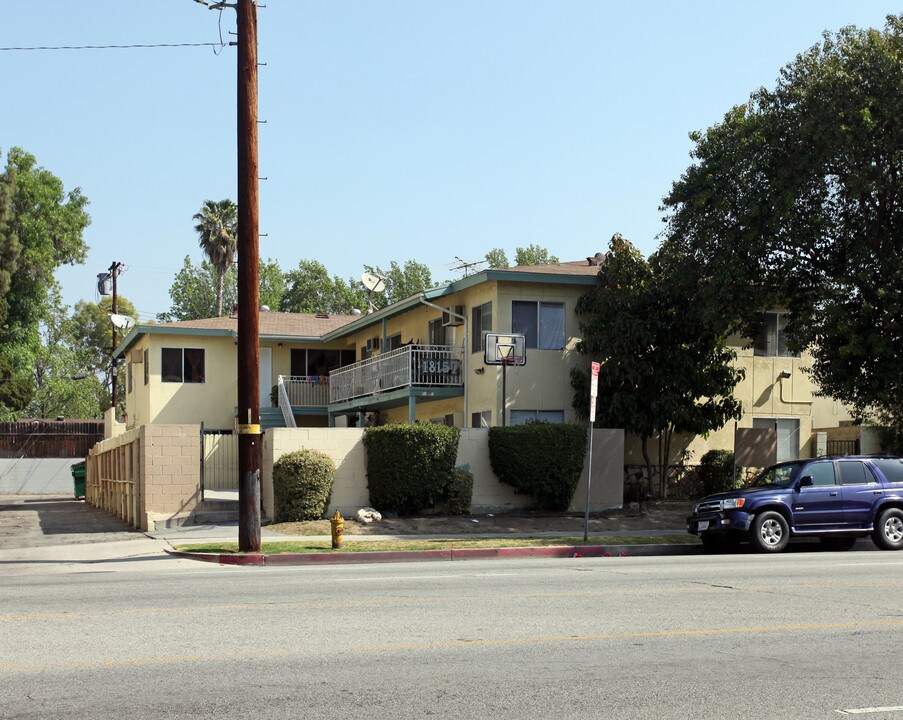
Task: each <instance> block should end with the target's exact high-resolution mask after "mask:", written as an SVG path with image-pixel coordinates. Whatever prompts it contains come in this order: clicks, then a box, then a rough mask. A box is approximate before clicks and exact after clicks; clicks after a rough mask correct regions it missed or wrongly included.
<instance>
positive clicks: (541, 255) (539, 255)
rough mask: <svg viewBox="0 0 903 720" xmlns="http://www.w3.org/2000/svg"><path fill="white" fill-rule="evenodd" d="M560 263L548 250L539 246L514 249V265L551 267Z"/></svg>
mask: <svg viewBox="0 0 903 720" xmlns="http://www.w3.org/2000/svg"><path fill="white" fill-rule="evenodd" d="M557 262H560V261H559V260H558V258H557V257H555V256H554V255H552V254H551V253H550V252H549V251H548V249H546V248H544V247H542V246H540V245H532V244H531V245H527V247H519V248H515V249H514V264H515V265H552V264H554V263H557Z"/></svg>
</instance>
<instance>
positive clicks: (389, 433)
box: [364, 422, 461, 515]
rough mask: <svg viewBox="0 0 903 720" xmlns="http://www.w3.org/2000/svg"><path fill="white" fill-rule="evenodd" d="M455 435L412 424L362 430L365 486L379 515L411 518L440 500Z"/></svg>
mask: <svg viewBox="0 0 903 720" xmlns="http://www.w3.org/2000/svg"><path fill="white" fill-rule="evenodd" d="M460 436H461V431H460V430H458V428H454V427H449V426H447V425H432V424H430V423H422V422H418V423H415V424H413V425H401V424H398V425H382V426H380V427H372V428H367V430H366V432H365V433H364V447H365V448H366V449H367V486H368V488H369V489H370V504H371V505H372V506H373V507H375V508H376V509H377V510H379V511H380V512H383V513H385V512H394V513H397V514H398V515H413V514H415V513H417V512H419V511H421V510H425V509H428V508H432V507H433V506H434V505H435V504H436V501H437V500H442V499H443V498H444V497H445V494H446V491H447V488H448V486H449V482H450V479H451V477H452V472H453V471H454V469H455V458H456V457H457V454H458V438H459V437H460Z"/></svg>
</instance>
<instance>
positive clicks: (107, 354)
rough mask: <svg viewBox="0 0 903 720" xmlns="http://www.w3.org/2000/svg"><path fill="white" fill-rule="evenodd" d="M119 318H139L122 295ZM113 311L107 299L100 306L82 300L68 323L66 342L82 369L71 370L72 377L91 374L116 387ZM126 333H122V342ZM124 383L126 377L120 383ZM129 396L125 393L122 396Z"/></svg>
mask: <svg viewBox="0 0 903 720" xmlns="http://www.w3.org/2000/svg"><path fill="white" fill-rule="evenodd" d="M116 311H117V314H119V315H128V316H130V317H133V318H136V319H137V312H136V311H135V306H134V305H132V303H131V302H129V301H128V300H127V299H126V298H124V297H122V296H119V297H118V298H117V302H116ZM112 312H113V299H112V298H110V297H104V298H101V299H100V302H99V303H93V302H87V301H86V300H80V301H79V302H77V303H76V304H75V311H74V313H73V314H72V317H71V318H70V319H69V320H68V321H67V322H66V323H65V327H64V329H63V332H62V334H63V338H62V339H63V340H64V342H66V343H67V344H68V345H69V347H70V348H72V349H73V352H74V353H75V355H76V357H77V359H78V361H79V362H78V368H77V369H71V370H72V373H71V374H78V373H90V374H92V375H99V376H101V378H102V382H103V387H105V388H111V387H112V384H111V383H112V380H113V376H112V367H113V366H112V358H111V351H112V345H113V323H112V322H110V314H111V313H112ZM121 339H122V334H121V333H119V340H121ZM119 382H120V383H122V382H123V380H122V378H120V380H119ZM122 397H123V398H124V397H125V393H122Z"/></svg>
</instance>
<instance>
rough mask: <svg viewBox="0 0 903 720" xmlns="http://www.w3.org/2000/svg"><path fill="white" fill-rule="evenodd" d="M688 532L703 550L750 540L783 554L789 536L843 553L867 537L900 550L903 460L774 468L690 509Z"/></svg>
mask: <svg viewBox="0 0 903 720" xmlns="http://www.w3.org/2000/svg"><path fill="white" fill-rule="evenodd" d="M687 532H689V533H690V534H692V535H698V536H699V538H700V539H701V540H702V543H703V545H705V546H706V547H708V548H720V547H723V546H724V545H727V544H730V543H732V542H738V541H741V540H744V539H746V540H748V541H749V542H750V544H751V545H752V546H753V548H755V549H756V550H759V551H762V552H780V551H781V550H783V549H784V548H786V547H787V543H788V541H789V540H790V538H791V537H817V538H819V540H821V542H822V543H823V544H824V545H826V546H827V547H830V548H831V549H834V550H848V549H850V548H851V547H853V545H854V544H855V542H856V539H857V538H860V537H866V536H868V535H871V537H872V540H873V541H874V543H875V545H877V546H878V547H879V548H881V549H882V550H900V549H901V548H903V458H899V457H890V456H888V457H836V458H812V459H811V460H794V461H791V462H785V463H779V464H778V465H773V466H772V467H769V468H766V469H765V470H763V471H762V473H760V474H759V475H758V476H757V477H756V479H755V480H753V482H752V483H751V484H750V485H748V486H746V487H743V488H739V489H736V490H731V491H728V492H722V493H717V494H714V495H709V496H708V497H705V498H703V499H702V500H699V501H698V502H697V503H696V504H695V505H694V506H693V514H692V515H691V516H690V517H689V518H687Z"/></svg>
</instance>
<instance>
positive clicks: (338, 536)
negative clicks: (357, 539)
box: [329, 510, 345, 550]
mask: <svg viewBox="0 0 903 720" xmlns="http://www.w3.org/2000/svg"><path fill="white" fill-rule="evenodd" d="M329 523H330V524H331V525H332V549H333V550H338V549H339V548H340V547H342V534H343V533H344V532H345V518H343V517H342V516H341V515H340V514H339V511H338V510H336V511H335V515H333V516H332V518H331V519H330V520H329Z"/></svg>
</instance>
